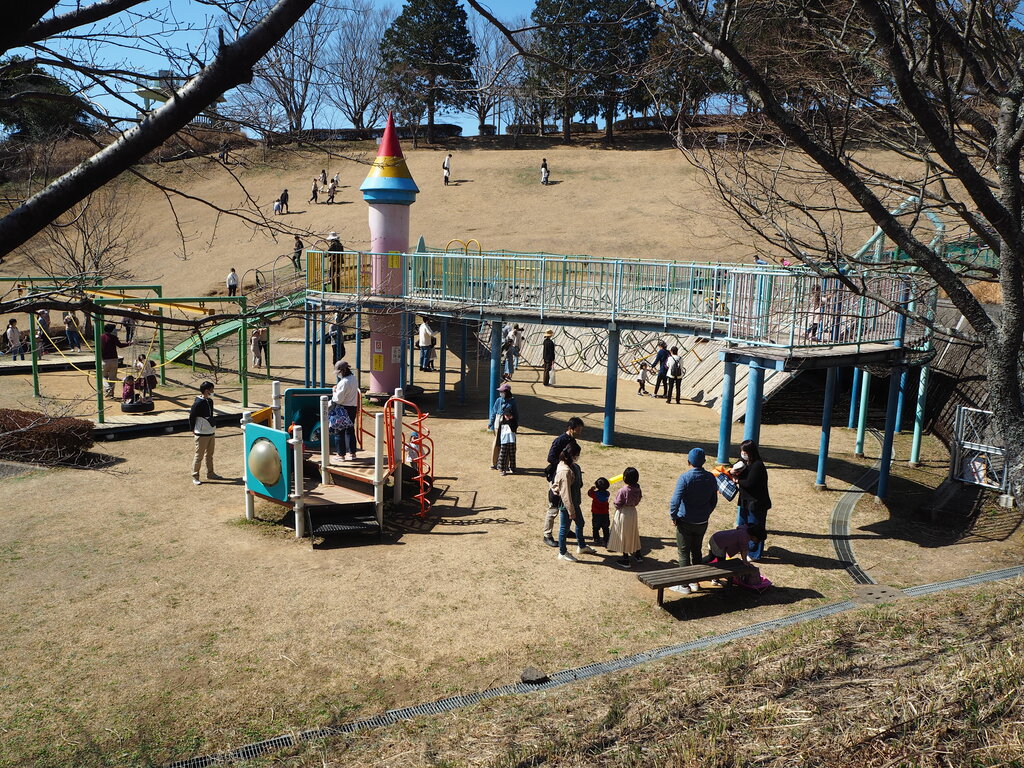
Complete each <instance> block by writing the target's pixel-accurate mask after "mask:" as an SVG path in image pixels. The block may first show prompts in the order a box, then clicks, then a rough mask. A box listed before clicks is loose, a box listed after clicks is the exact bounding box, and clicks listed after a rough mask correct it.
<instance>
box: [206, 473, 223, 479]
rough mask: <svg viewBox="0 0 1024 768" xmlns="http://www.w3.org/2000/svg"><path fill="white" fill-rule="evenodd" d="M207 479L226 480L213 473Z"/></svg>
mask: <svg viewBox="0 0 1024 768" xmlns="http://www.w3.org/2000/svg"><path fill="white" fill-rule="evenodd" d="M206 479H207V480H223V479H224V478H223V477H221V476H220V475H218V474H217V473H216V472H213V473H211V474H208V475H207V476H206Z"/></svg>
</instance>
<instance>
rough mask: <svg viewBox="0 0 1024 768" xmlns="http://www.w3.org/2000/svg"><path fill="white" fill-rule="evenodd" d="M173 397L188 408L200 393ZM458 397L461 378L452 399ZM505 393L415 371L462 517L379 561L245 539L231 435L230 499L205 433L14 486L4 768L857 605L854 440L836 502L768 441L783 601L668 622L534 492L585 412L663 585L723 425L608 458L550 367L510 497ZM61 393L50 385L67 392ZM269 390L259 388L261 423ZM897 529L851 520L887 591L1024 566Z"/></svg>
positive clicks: (837, 460) (838, 448)
mask: <svg viewBox="0 0 1024 768" xmlns="http://www.w3.org/2000/svg"><path fill="white" fill-rule="evenodd" d="M280 346H281V347H282V348H283V350H284V351H283V352H282V353H281V356H280V360H279V361H280V362H281V363H282V364H283V365H285V366H286V367H285V368H284V369H283V370H284V372H285V373H288V372H289V370H291V371H292V372H294V369H289V368H287V364H288V362H289V360H288V359H287V358H288V357H289V356H291V355H300V354H301V348H300V347H299V346H298V345H292V346H294V350H292V351H289V349H290V347H289V345H280ZM293 361H294V362H297V360H293ZM172 375H173V376H174V377H175V378H177V379H178V380H179V382H180V383H179V386H178V388H177V391H178V392H179V394H180V396H181V397H183V398H185V399H188V394H187V393H188V392H189V391H190V389H189V388H190V386H191V381H192V377H193V374H192V372H191V371H190V370H188V369H181V368H174V369H172ZM54 376H56V375H54ZM6 378H7V381H5V382H4V384H5V386H4V391H3V395H2V397H0V400H4V401H7V400H8V399H11V400H14V401H19V402H20V403H21V404H23V405H24V404H25V401H26V400H28V401H31V398H30V397H28V395H29V394H30V391H29V389H28V386H29V385H28V383H27V381H26V380H25V379H24V377H23V378H21V379H20V380H11V377H6ZM457 378H458V368H457V362H456V361H455V360H452V359H451V358H449V371H448V380H449V381H450V382H453V385H454V383H457ZM486 380H487V373H486V370H480V371H479V373H478V372H477V370H476V369H475V368H471V370H470V372H469V376H468V392H469V395H470V397H469V400H468V402H467V403H466V404H465V405H463V406H459V405H458V404H457V399H456V397H455V395H454V391H453V392H452V393H450V394H449V397H448V399H447V402H448V410H447V413H445V414H439V413H436V395H434V394H432V393H433V391H434V390H436V381H437V374H419V373H418V372H417V381H418V382H419V383H423V384H424V385H425V386H426V388H427V390H428V394H427V395H426V396H425V398H424V403H423V404H424V407H425V408H426V410H429V411H434V414H433V415H432V417H431V421H432V422H433V426H432V434H433V436H434V439H435V443H436V450H437V464H436V468H437V475H438V485H439V486H440V487H441V488H443V489H444V496H443V498H442V499H441V501H440V503H439V505H438V507H437V514H438V518H437V521H436V524H435V525H433V526H432V527H429V528H428V529H425V530H417V529H415V528H414V527H412V526H407V527H406V528H405V529H403V530H399V531H397V532H396V533H395V534H394V535H392V536H389V537H388V539H387V540H386V541H385V542H384V543H378V542H377V541H376V540H375V539H373V538H370V539H358V538H353V539H349V540H342V541H339V542H337V543H333V544H328V546H326V547H323V548H318V549H317V550H316V551H311V549H310V547H309V544H308V542H305V541H296V540H295V539H294V538H293V534H292V531H291V529H290V528H287V527H285V526H283V525H280V524H279V523H280V521H281V515H280V511H279V509H278V508H275V507H272V506H271V505H266V506H264V505H260V506H259V507H258V510H257V512H258V515H259V516H260V517H261V518H262V521H261V522H257V523H254V524H246V523H245V522H244V506H243V495H242V486H241V471H242V456H241V440H240V432H239V430H238V429H234V428H227V429H223V430H221V432H220V436H219V438H218V444H217V466H218V471H219V472H221V473H222V474H224V475H226V476H227V477H228V480H226V481H223V482H213V483H206V484H204V485H203V486H201V487H199V488H196V487H194V486H192V484H191V482H190V479H189V474H188V466H189V460H190V456H191V451H192V440H191V436H190V435H188V434H175V435H166V436H160V437H150V438H143V439H137V440H130V441H119V442H113V443H103V444H101V445H99V446H97V449H98V450H100V451H103V452H105V453H108V454H110V455H111V456H112V457H114V458H115V459H119V460H120V461H119V462H118V463H117V464H116V465H114V468H113V469H112V470H110V471H107V472H96V471H88V472H87V471H82V470H73V469H64V470H49V471H44V472H34V473H30V474H28V475H23V476H18V477H13V478H7V479H4V480H0V487H2V489H3V494H4V498H5V505H4V507H5V510H6V511H5V512H4V513H3V514H2V515H0V553H2V557H0V577H2V579H3V581H4V583H7V584H10V585H17V586H16V588H15V589H11V590H9V593H8V596H7V599H6V601H5V604H4V608H3V613H4V617H3V618H4V626H5V627H7V631H6V633H5V642H4V645H3V649H2V651H0V665H2V668H3V673H4V679H5V680H6V684H5V685H4V687H3V688H2V689H0V708H2V710H3V711H4V712H5V718H4V719H5V720H6V722H7V723H8V725H7V736H8V738H7V739H5V740H4V743H5V746H4V747H2V750H3V751H2V752H0V754H2V755H3V760H2V761H0V762H2V764H4V765H12V766H13V765H24V764H29V763H37V764H77V765H103V764H111V763H119V762H137V761H139V760H144V759H149V760H153V761H157V762H160V761H163V760H166V759H168V758H170V757H172V756H184V755H188V754H194V753H196V752H200V751H206V750H212V749H219V748H223V747H227V746H231V745H237V744H239V743H242V742H246V741H249V740H253V739H257V738H261V737H264V736H267V735H271V734H274V733H277V732H280V731H283V730H289V729H296V728H303V727H307V726H312V725H320V724H324V723H327V722H332V721H336V720H341V719H346V718H349V717H352V716H355V715H357V714H362V715H365V714H371V713H375V712H379V711H381V710H384V709H387V708H390V707H394V706H401V705H406V704H411V703H417V702H421V701H425V700H430V699H433V698H438V697H441V696H444V695H448V694H452V693H456V692H463V691H467V690H475V689H478V688H483V687H487V686H492V685H495V684H500V683H503V682H506V681H511V680H514V679H516V678H517V677H518V674H519V672H520V671H521V670H522V668H523V667H525V666H527V665H533V666H538V667H540V668H542V669H547V670H555V669H560V668H564V667H571V666H576V665H579V664H583V663H587V662H589V661H594V660H600V659H607V658H612V657H615V656H616V655H619V654H627V653H632V652H636V651H639V650H642V649H646V648H651V647H655V646H660V645H664V644H668V643H675V642H680V641H684V640H687V639H691V638H695V637H698V636H701V635H705V634H710V633H718V632H722V631H726V630H729V629H732V628H734V627H739V626H743V625H745V624H748V623H751V622H753V621H760V620H764V619H768V618H771V617H773V616H779V615H783V614H787V613H790V612H793V611H798V610H802V609H805V608H808V607H811V606H813V605H816V604H819V603H823V602H829V601H833V600H838V599H842V598H845V597H847V596H849V594H850V592H851V586H852V585H851V583H850V581H849V579H848V578H847V577H846V575H845V572H844V571H843V570H842V568H841V566H840V565H839V563H838V562H837V561H836V560H835V558H834V554H833V551H832V542H831V540H830V538H829V536H828V521H829V513H830V511H831V509H832V507H833V506H834V504H835V502H836V500H837V499H838V497H839V495H840V494H841V493H842V492H843V491H844V490H845V489H846V488H847V487H848V485H849V484H850V483H851V482H853V481H854V480H855V479H856V478H857V477H859V476H860V475H861V474H862V473H863V471H864V469H865V468H866V467H868V466H870V465H871V463H872V462H873V461H874V460H875V459H874V458H873V457H872V456H871V455H870V454H871V453H872V451H871V446H870V444H869V446H868V448H869V456H868V457H867V458H865V459H863V460H861V459H856V458H854V457H853V456H852V447H853V438H852V435H851V434H850V433H848V432H847V431H846V430H844V429H837V430H836V432H835V434H834V437H833V451H834V453H833V456H834V458H833V460H832V462H831V464H830V479H829V484H830V488H834V490H828V491H825V492H817V491H815V490H814V489H813V480H814V462H815V454H816V449H817V438H818V431H817V430H816V429H814V428H812V427H807V426H776V425H765V426H764V427H763V433H762V445H763V453H764V455H765V457H766V460H767V462H768V466H769V471H770V473H771V485H772V494H773V498H774V500H775V507H774V509H773V510H772V512H771V513H770V515H769V527H770V529H771V531H772V535H771V539H770V541H769V547H770V548H769V551H768V556H767V557H766V558H765V561H764V570H765V572H766V574H767V575H768V576H769V577H770V578H771V579H772V580H773V581H774V582H775V584H776V587H775V589H773V590H772V591H771V592H769V593H768V594H766V595H765V596H763V597H761V598H755V597H750V596H746V595H737V594H735V593H734V592H731V591H725V590H718V589H714V590H709V591H707V592H705V593H703V594H699V595H692V596H689V597H685V598H679V599H670V600H669V601H668V602H667V610H664V611H663V610H659V609H658V608H657V607H656V606H655V604H654V602H655V601H654V594H653V593H652V592H650V591H649V590H648V589H646V588H645V587H643V586H642V585H641V584H640V583H639V582H638V581H637V580H636V578H635V575H633V574H631V573H628V572H622V571H620V570H617V569H616V568H614V567H612V566H611V560H612V557H611V556H610V555H606V554H605V553H604V552H603V550H602V551H600V553H599V554H598V555H596V556H583V557H582V562H580V563H579V564H576V565H573V564H569V563H563V562H558V561H557V560H556V559H555V556H554V552H555V551H554V550H552V549H549V548H548V547H546V546H544V545H543V544H542V542H541V540H540V538H541V537H540V529H541V523H542V518H543V513H544V506H545V505H544V488H545V484H544V481H543V479H542V477H541V476H540V470H541V467H542V466H543V463H544V456H545V454H546V451H547V447H548V444H549V443H550V440H551V438H552V437H553V436H554V435H555V434H557V433H558V432H559V431H561V429H562V426H563V425H564V422H565V421H566V420H567V419H568V418H569V417H570V416H581V417H582V418H583V419H584V420H585V421H586V424H587V427H586V432H585V434H584V438H583V441H582V442H583V455H582V459H581V465H582V467H583V469H584V472H585V479H586V480H591V481H592V480H593V478H595V477H597V476H598V475H605V476H611V475H614V474H618V473H619V472H621V471H622V469H623V468H624V467H626V466H629V465H633V466H636V467H638V468H639V469H640V473H641V485H642V487H643V489H644V494H645V499H644V501H643V503H642V504H641V505H640V531H641V535H642V537H643V543H644V549H645V552H646V553H647V558H648V563H649V564H650V566H649V567H653V566H654V564H657V563H661V564H667V563H669V562H670V561H671V560H672V559H673V558H674V557H675V547H674V539H673V536H672V529H671V526H670V524H669V522H668V519H667V503H668V498H669V496H670V494H671V491H672V488H673V487H674V483H675V479H676V477H677V476H678V474H679V473H680V471H681V470H682V463H683V458H684V456H685V452H686V451H687V450H688V449H689V448H690V447H693V446H694V445H700V446H703V447H704V448H705V449H707V450H708V451H709V452H710V451H712V450H713V449H714V444H713V441H714V439H715V438H716V437H717V430H718V420H717V414H715V413H714V412H713V411H711V410H710V409H707V408H703V407H700V406H697V405H695V404H689V403H685V402H684V403H683V404H681V405H675V404H672V405H669V404H666V403H664V402H663V401H661V400H656V399H654V398H644V397H638V396H637V395H636V394H635V393H634V391H633V389H632V387H629V386H628V385H624V386H623V387H622V388H621V390H620V394H619V399H618V403H619V411H618V416H617V430H618V432H617V439H616V443H617V446H616V447H613V448H604V447H601V446H600V436H601V435H600V424H601V415H600V414H601V409H602V404H603V396H604V389H603V379H601V378H600V377H597V376H589V375H583V374H571V375H568V374H567V375H566V376H564V377H563V378H561V379H560V381H559V386H558V387H554V388H545V387H543V386H541V385H540V383H539V372H538V371H537V370H534V369H528V368H527V369H522V370H521V371H520V372H518V373H517V375H516V380H515V381H514V391H515V394H516V396H517V398H518V399H519V404H520V409H521V413H522V424H523V426H522V429H521V432H520V435H521V438H520V439H521V442H520V447H519V464H520V467H521V473H520V474H519V475H516V476H513V477H501V476H500V475H498V474H497V473H496V472H494V471H492V470H491V469H490V468H489V466H488V465H489V461H488V459H487V453H488V451H489V446H490V442H489V441H490V434H489V433H488V432H487V431H486V429H485V426H486V417H485V413H486V405H487V400H486V397H485V394H484V392H483V387H484V385H483V384H482V382H486ZM51 381H53V377H52V376H50V377H47V379H46V380H44V388H47V389H49V388H51V387H53V386H57V385H56V384H51V383H50V382H51ZM477 381H479V382H481V384H480V386H479V387H478V386H477ZM267 389H268V388H267V387H266V386H265V385H263V386H261V385H254V386H253V399H254V401H256V402H260V401H263V400H265V399H266V397H267V395H268V394H269V393H268V391H267ZM4 404H7V403H6V402H5V403H4ZM741 431H742V427H741V426H739V425H738V426H737V427H736V429H735V432H734V434H735V436H736V437H737V438H739V436H740V434H741ZM905 443H906V439H902V440H901V441H898V443H897V458H899V457H900V456H905V455H906V451H907V445H906V444H905ZM875 453H877V450H875ZM924 458H925V460H926V463H925V466H924V468H922V469H920V470H909V469H906V470H904V469H900V474H901V476H905V481H906V482H908V483H916V484H918V485H919V486H928V485H929V484H937V482H938V479H937V478H939V476H940V475H941V474H942V471H943V470H942V467H943V466H944V463H945V461H946V458H945V455H944V453H943V452H942V450H941V447H940V446H938V445H937V444H935V443H931V442H929V443H927V444H926V448H925V453H924ZM901 482H903V480H901ZM896 498H899V497H898V496H896ZM734 514H735V508H734V507H733V506H732V505H731V504H726V503H724V502H723V503H721V504H720V505H719V507H718V509H717V510H716V512H715V514H714V517H713V518H712V523H711V529H712V530H717V529H719V528H726V527H731V525H732V524H733V518H734ZM902 515H903V510H901V509H900V507H899V504H898V502H897V503H896V504H894V505H893V507H892V509H887V508H885V507H882V506H875V505H873V504H872V503H869V502H866V501H865V502H862V504H861V505H860V507H859V508H858V512H857V517H856V519H855V521H854V527H855V528H856V531H855V534H854V542H853V543H854V550H855V552H856V553H857V554H858V556H859V557H860V558H861V559H862V561H864V562H865V563H866V564H867V567H868V569H869V572H871V573H873V574H875V576H876V578H877V579H878V580H879V581H888V582H889V583H897V584H904V583H907V584H909V583H920V582H923V581H931V580H934V579H935V578H937V577H947V576H952V575H957V574H959V573H967V572H973V571H978V570H985V569H988V568H992V567H996V566H998V565H1000V564H1003V563H1008V562H1017V561H1019V555H1018V553H1019V551H1020V536H1019V534H1017V535H1015V536H1014V537H1013V538H1012V539H1011V540H1009V541H1006V542H995V543H991V542H990V543H985V542H979V543H977V544H970V545H962V546H961V545H954V546H943V547H929V546H925V545H923V544H922V543H921V541H920V540H918V539H915V537H914V536H899V535H898V534H897V535H895V536H894V534H893V531H892V530H891V529H890V530H884V531H873V530H872V526H877V525H879V524H891V521H893V520H897V521H898V520H899V519H900V518H901V516H902ZM588 518H589V516H588ZM914 525H915V526H917V525H920V524H918V523H914ZM588 528H589V521H588Z"/></svg>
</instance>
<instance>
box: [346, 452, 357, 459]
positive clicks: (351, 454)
mask: <svg viewBox="0 0 1024 768" xmlns="http://www.w3.org/2000/svg"><path fill="white" fill-rule="evenodd" d="M345 458H346V459H348V460H349V461H355V460H356V455H355V454H354V453H349V454H346V455H345Z"/></svg>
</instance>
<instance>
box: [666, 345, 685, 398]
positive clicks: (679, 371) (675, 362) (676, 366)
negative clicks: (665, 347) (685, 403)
mask: <svg viewBox="0 0 1024 768" xmlns="http://www.w3.org/2000/svg"><path fill="white" fill-rule="evenodd" d="M670 352H671V354H669V356H668V360H667V361H666V362H667V366H666V367H667V368H668V379H666V382H665V402H666V403H671V402H672V388H673V387H675V390H676V403H678V402H679V398H680V393H681V392H682V389H683V359H682V357H680V355H679V347H672V349H671V350H670Z"/></svg>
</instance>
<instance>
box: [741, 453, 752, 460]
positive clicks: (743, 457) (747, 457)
mask: <svg viewBox="0 0 1024 768" xmlns="http://www.w3.org/2000/svg"><path fill="white" fill-rule="evenodd" d="M740 458H741V459H743V460H744V461H750V454H748V453H747V452H746V451H740Z"/></svg>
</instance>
